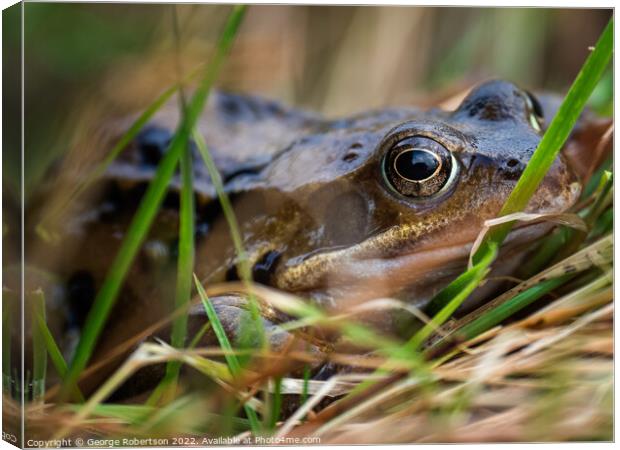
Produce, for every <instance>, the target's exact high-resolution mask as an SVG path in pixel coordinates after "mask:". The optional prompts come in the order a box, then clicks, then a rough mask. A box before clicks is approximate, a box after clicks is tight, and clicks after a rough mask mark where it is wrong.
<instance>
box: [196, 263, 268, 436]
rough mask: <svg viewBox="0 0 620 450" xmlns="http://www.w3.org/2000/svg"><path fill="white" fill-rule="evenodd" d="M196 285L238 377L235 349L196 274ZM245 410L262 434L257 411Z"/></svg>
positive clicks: (231, 367) (251, 425)
mask: <svg viewBox="0 0 620 450" xmlns="http://www.w3.org/2000/svg"><path fill="white" fill-rule="evenodd" d="M194 283H195V285H196V289H197V290H198V295H199V296H200V300H201V301H202V305H203V306H204V309H205V313H206V314H207V317H208V318H209V322H211V327H212V328H213V332H214V334H215V337H216V338H217V341H218V342H219V344H220V347H221V348H222V349H223V350H225V351H226V352H227V353H226V354H225V355H224V358H225V359H226V364H228V368H229V370H230V373H231V374H232V375H233V377H238V376H239V375H240V374H241V364H239V361H238V360H237V356H236V355H235V354H234V353H233V348H232V346H231V345H230V341H229V340H228V336H226V331H224V327H223V326H222V323H221V322H220V319H219V317H218V316H217V312H216V311H215V308H214V307H213V304H212V303H211V300H209V297H208V296H207V293H206V292H205V290H204V288H203V287H202V284H200V280H198V277H197V276H196V275H195V274H194ZM243 407H244V409H245V413H246V415H247V416H248V419H249V421H250V428H251V429H252V432H253V433H254V434H255V435H258V434H260V432H261V426H260V421H259V420H258V416H257V415H256V411H254V409H252V408H251V407H250V406H249V405H248V404H247V403H245V404H244V405H243Z"/></svg>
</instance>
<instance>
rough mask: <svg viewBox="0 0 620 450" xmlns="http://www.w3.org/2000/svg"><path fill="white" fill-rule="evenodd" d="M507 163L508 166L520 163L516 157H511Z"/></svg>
mask: <svg viewBox="0 0 620 450" xmlns="http://www.w3.org/2000/svg"><path fill="white" fill-rule="evenodd" d="M506 164H507V165H508V167H515V166H517V165H518V164H519V161H518V160H516V159H509V160H508V162H507V163H506Z"/></svg>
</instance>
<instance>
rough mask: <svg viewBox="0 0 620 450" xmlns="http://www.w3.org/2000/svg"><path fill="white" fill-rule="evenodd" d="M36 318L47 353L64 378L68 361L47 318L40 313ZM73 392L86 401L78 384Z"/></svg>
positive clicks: (75, 395)
mask: <svg viewBox="0 0 620 450" xmlns="http://www.w3.org/2000/svg"><path fill="white" fill-rule="evenodd" d="M35 320H36V329H37V330H38V333H39V334H40V335H41V339H42V341H43V343H44V344H45V348H46V350H47V354H48V355H49V358H50V361H51V362H52V364H53V365H54V368H55V369H56V372H58V375H59V376H60V377H61V378H64V377H65V376H66V374H67V363H66V361H65V358H63V356H62V352H61V351H60V348H59V347H58V344H56V340H55V339H54V336H52V332H51V331H50V329H49V328H48V326H47V323H46V322H45V318H44V317H43V316H41V315H40V314H37V315H35ZM72 392H73V395H74V397H75V398H77V399H78V400H79V401H80V402H83V401H84V396H83V395H82V393H81V392H80V390H79V389H78V387H77V385H74V386H73V387H72Z"/></svg>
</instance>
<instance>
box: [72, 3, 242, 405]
mask: <svg viewBox="0 0 620 450" xmlns="http://www.w3.org/2000/svg"><path fill="white" fill-rule="evenodd" d="M244 12H245V7H243V6H235V7H234V8H233V11H232V13H231V15H230V17H229V20H228V22H227V24H226V27H225V29H224V32H223V33H222V36H221V39H220V42H219V45H218V47H217V52H216V55H215V57H214V59H213V61H212V62H211V64H209V65H208V66H207V68H206V70H205V74H204V76H203V78H202V81H201V83H200V86H199V87H198V89H197V90H196V92H195V94H194V96H193V97H192V99H191V102H190V104H189V106H188V108H187V111H186V114H185V115H184V117H183V120H182V122H181V124H180V126H179V129H178V131H177V132H176V133H175V135H174V137H173V139H172V142H171V143H170V147H169V149H168V151H167V153H166V155H165V156H164V157H163V159H162V160H161V162H160V163H159V166H158V167H157V171H156V173H155V177H154V178H153V181H152V182H151V183H150V184H149V187H148V189H147V191H146V193H145V194H144V197H143V199H142V201H141V202H140V206H139V207H138V211H137V212H136V214H135V216H134V218H133V220H132V222H131V225H130V226H129V229H128V230H127V233H126V235H125V239H124V240H123V243H122V245H121V248H120V250H119V252H118V254H117V255H116V258H115V260H114V262H113V264H112V267H111V268H110V271H109V272H108V275H107V277H106V279H105V281H104V283H103V285H102V287H101V289H100V290H99V292H98V293H97V296H96V298H95V301H94V303H93V306H92V308H91V310H90V311H89V313H88V316H87V318H86V323H85V325H84V329H83V333H82V336H81V338H80V341H79V343H78V346H77V349H76V352H75V356H74V358H73V361H72V362H71V366H70V367H69V371H68V373H67V377H66V379H65V382H64V383H63V388H62V389H61V398H64V397H66V395H67V393H68V386H70V385H72V384H75V382H76V381H77V378H78V376H79V374H80V373H81V372H82V370H84V368H85V367H86V364H87V363H88V360H89V359H90V357H91V354H92V351H93V349H94V347H95V344H96V342H97V338H98V337H99V334H100V333H101V330H102V329H103V325H104V324H105V322H106V320H107V318H108V314H109V313H110V310H111V308H112V306H113V305H114V302H115V300H116V297H117V295H118V292H119V290H120V287H121V285H122V283H123V281H124V279H125V276H126V274H127V271H128V270H129V267H130V265H131V263H132V261H133V259H134V257H135V256H136V254H137V252H138V249H139V248H140V246H141V244H142V242H143V241H144V239H145V237H146V234H147V232H148V230H149V228H150V225H151V223H152V221H153V219H154V217H155V214H156V213H157V211H158V210H159V207H160V205H161V203H162V201H163V198H164V196H165V194H166V192H167V190H168V183H169V182H170V179H171V178H172V175H173V173H174V170H175V168H176V166H177V163H178V160H179V157H180V155H181V152H182V151H183V149H185V148H186V147H187V145H188V142H189V138H190V135H191V132H192V130H193V129H194V127H195V125H196V122H197V120H198V117H199V116H200V114H201V112H202V110H203V108H204V105H205V103H206V99H207V96H208V94H209V90H210V88H211V86H212V84H213V82H214V81H215V78H216V76H217V74H218V73H219V70H220V68H221V66H222V63H223V62H224V58H225V56H226V54H227V53H228V50H229V49H230V46H231V44H232V41H233V38H234V36H235V35H236V33H237V29H238V28H239V25H240V24H241V20H242V18H243V14H244Z"/></svg>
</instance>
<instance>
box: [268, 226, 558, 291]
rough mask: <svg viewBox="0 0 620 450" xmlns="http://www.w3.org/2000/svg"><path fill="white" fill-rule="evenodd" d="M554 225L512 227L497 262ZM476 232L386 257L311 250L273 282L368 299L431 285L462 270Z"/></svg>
mask: <svg viewBox="0 0 620 450" xmlns="http://www.w3.org/2000/svg"><path fill="white" fill-rule="evenodd" d="M553 226H554V225H553V224H551V223H524V224H519V225H517V226H515V228H514V229H513V231H512V232H511V233H510V234H509V235H508V237H507V239H506V240H505V241H504V244H503V245H502V249H501V252H500V260H499V263H500V264H501V263H502V262H503V261H509V260H510V259H514V258H517V257H518V255H519V254H523V253H524V252H525V251H527V250H528V249H529V248H531V243H532V242H534V241H535V240H537V239H539V238H541V237H542V236H544V235H545V234H547V233H548V232H549V231H550V230H551V229H552V228H553ZM479 232H480V229H479V228H478V227H473V226H472V227H468V229H461V230H459V233H458V235H456V234H455V235H454V236H453V237H454V239H451V240H445V239H435V240H429V241H427V242H424V243H423V244H420V245H417V246H415V247H414V248H412V249H410V250H408V251H404V252H401V253H399V254H396V255H391V256H390V257H389V258H386V257H382V256H378V255H360V254H359V247H358V246H356V247H352V248H347V249H340V250H336V251H328V252H325V253H322V254H318V255H313V256H312V257H310V258H308V259H307V260H305V261H303V262H301V263H299V264H297V265H295V266H290V267H285V268H283V270H282V271H281V273H280V274H279V276H276V283H277V287H279V288H281V289H284V290H288V291H294V292H296V291H306V292H308V291H310V292H317V291H333V292H338V293H339V295H343V296H346V297H348V298H351V297H355V298H357V299H370V298H378V297H390V296H394V295H396V294H397V293H399V292H402V291H403V290H406V289H408V290H410V289H412V288H421V287H423V286H432V285H434V284H437V283H439V282H440V281H441V280H443V281H445V280H446V279H449V278H450V277H454V276H457V275H458V274H459V273H460V272H462V271H463V270H465V269H466V267H467V262H468V259H469V256H470V253H471V250H472V246H473V244H474V242H475V240H476V238H477V236H478V235H479ZM496 264H497V263H496Z"/></svg>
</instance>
